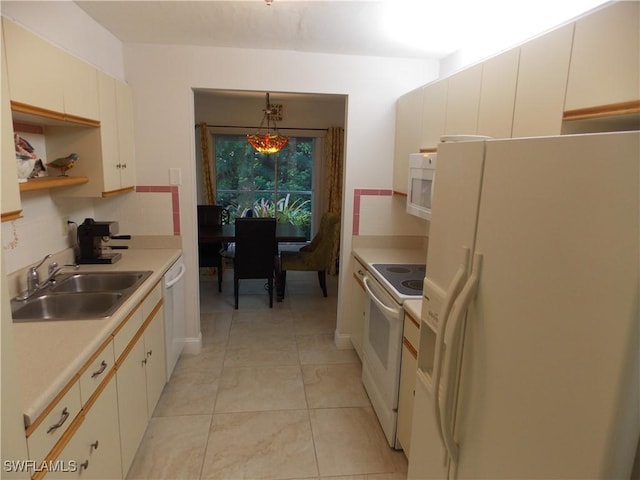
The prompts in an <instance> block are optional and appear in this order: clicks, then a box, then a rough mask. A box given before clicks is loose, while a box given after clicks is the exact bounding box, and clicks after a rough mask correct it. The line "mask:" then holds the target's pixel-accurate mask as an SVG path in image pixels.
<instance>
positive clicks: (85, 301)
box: [12, 292, 124, 321]
mask: <svg viewBox="0 0 640 480" xmlns="http://www.w3.org/2000/svg"><path fill="white" fill-rule="evenodd" d="M123 297H124V294H123V293H121V292H97V293H59V294H45V295H42V296H40V297H35V298H32V299H30V300H27V301H26V302H20V301H14V302H12V309H13V320H14V321H16V320H20V321H38V320H77V319H81V318H91V319H94V318H105V317H108V316H110V315H112V314H113V312H115V311H116V309H117V308H118V306H119V305H120V303H121V300H122V298H123Z"/></svg>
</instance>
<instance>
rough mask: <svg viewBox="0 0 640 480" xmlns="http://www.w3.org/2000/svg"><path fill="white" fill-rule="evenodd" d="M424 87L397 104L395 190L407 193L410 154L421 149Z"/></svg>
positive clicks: (406, 95) (404, 97) (399, 100)
mask: <svg viewBox="0 0 640 480" xmlns="http://www.w3.org/2000/svg"><path fill="white" fill-rule="evenodd" d="M423 96H424V89H423V88H418V89H416V90H413V91H411V92H409V93H407V94H405V95H403V96H402V97H400V98H399V99H398V102H397V104H396V148H395V158H394V162H393V190H394V191H395V192H400V193H405V194H406V193H407V181H408V174H409V154H410V153H416V152H418V151H420V147H421V146H422V145H420V134H421V132H422V104H423Z"/></svg>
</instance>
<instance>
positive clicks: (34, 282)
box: [16, 254, 80, 301]
mask: <svg viewBox="0 0 640 480" xmlns="http://www.w3.org/2000/svg"><path fill="white" fill-rule="evenodd" d="M52 256H53V254H49V255H47V256H46V257H44V258H43V259H42V261H41V262H40V263H38V265H36V266H35V267H31V268H29V270H28V271H27V291H26V292H25V293H24V295H22V296H20V297H17V298H16V300H23V301H24V300H28V299H29V298H31V297H32V296H33V295H34V294H35V293H36V292H39V291H40V290H42V289H43V288H45V287H46V286H48V285H49V284H51V283H55V280H56V275H57V274H58V273H60V270H62V269H63V268H66V267H72V268H74V269H75V270H77V269H78V268H80V265H78V264H71V265H62V266H59V265H58V263H57V262H51V263H50V264H49V270H48V273H49V274H48V276H47V278H45V279H44V280H43V281H42V282H40V274H39V273H38V269H39V268H40V267H41V266H42V264H43V263H44V262H45V261H47V260H48V259H49V258H51V257H52Z"/></svg>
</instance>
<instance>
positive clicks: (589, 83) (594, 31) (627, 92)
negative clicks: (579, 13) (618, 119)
mask: <svg viewBox="0 0 640 480" xmlns="http://www.w3.org/2000/svg"><path fill="white" fill-rule="evenodd" d="M575 29H576V30H575V35H574V40H573V50H572V52H571V68H570V69H569V81H568V84H567V99H566V103H565V110H574V109H579V108H587V107H595V106H605V105H610V104H615V103H620V102H627V101H630V100H638V99H640V78H639V75H640V49H639V43H640V35H639V34H638V31H639V29H640V3H639V2H615V3H613V4H612V5H609V6H607V7H606V8H604V9H602V10H599V11H597V12H595V13H593V14H591V15H588V16H586V17H583V18H581V19H579V20H578V21H577V22H576V26H575Z"/></svg>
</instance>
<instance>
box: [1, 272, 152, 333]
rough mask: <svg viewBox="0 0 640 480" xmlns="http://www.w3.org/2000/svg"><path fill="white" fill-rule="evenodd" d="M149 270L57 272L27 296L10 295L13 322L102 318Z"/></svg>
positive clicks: (109, 314) (116, 305)
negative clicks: (15, 297)
mask: <svg viewBox="0 0 640 480" xmlns="http://www.w3.org/2000/svg"><path fill="white" fill-rule="evenodd" d="M151 273H152V272H151V271H134V272H78V273H69V274H61V275H59V276H58V277H57V278H56V281H55V283H52V284H51V285H49V286H47V287H45V288H43V289H42V290H40V291H38V292H36V293H35V294H34V295H33V296H32V297H31V298H29V299H28V300H18V299H13V300H12V301H11V312H12V316H13V321H14V322H34V321H43V320H80V319H87V320H89V319H103V318H107V317H110V316H111V315H113V314H114V313H115V311H116V310H117V309H118V308H119V307H120V305H122V304H123V303H124V302H125V301H126V300H127V299H128V298H129V297H130V296H131V295H132V294H133V292H135V291H136V290H137V289H138V287H139V286H140V285H142V284H143V283H144V281H145V280H146V279H147V278H148V277H149V275H151Z"/></svg>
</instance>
